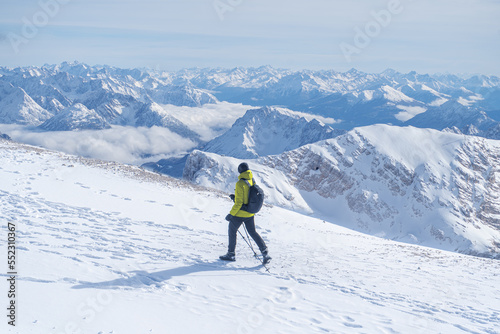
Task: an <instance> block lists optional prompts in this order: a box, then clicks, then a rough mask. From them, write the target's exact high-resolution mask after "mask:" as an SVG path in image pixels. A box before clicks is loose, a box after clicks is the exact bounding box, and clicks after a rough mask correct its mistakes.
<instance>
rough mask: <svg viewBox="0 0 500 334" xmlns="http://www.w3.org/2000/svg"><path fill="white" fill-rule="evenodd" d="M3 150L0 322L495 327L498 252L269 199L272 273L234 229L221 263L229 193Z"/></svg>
mask: <svg viewBox="0 0 500 334" xmlns="http://www.w3.org/2000/svg"><path fill="white" fill-rule="evenodd" d="M214 156H215V154H214ZM0 161H1V162H2V163H1V164H0V185H1V189H0V212H1V213H2V218H3V221H4V223H2V225H1V231H2V235H3V236H2V240H7V235H9V237H10V240H12V235H11V234H9V233H12V228H13V227H15V234H16V239H15V246H16V264H15V265H16V268H15V269H16V270H17V271H18V275H17V276H16V284H15V291H16V297H15V299H7V298H10V297H7V293H5V296H4V299H5V301H7V302H9V301H10V300H14V301H15V305H16V322H15V325H16V326H15V327H13V326H10V325H8V322H7V321H10V318H9V317H5V316H4V317H5V319H4V321H2V322H1V323H0V332H1V333H23V334H24V333H77V332H80V333H178V334H185V333H186V334H188V333H189V334H190V333H205V332H206V333H257V332H258V333H262V334H271V333H297V334H298V333H345V334H358V333H359V334H361V333H429V334H438V333H453V334H454V333H457V334H458V333H464V332H467V333H489V334H493V333H498V328H499V327H500V320H499V318H498V314H500V307H499V305H500V296H499V294H498V273H499V270H500V262H499V261H496V260H492V259H484V258H477V257H471V256H466V255H462V254H456V253H449V252H445V251H440V250H436V249H431V248H425V247H421V246H415V245H408V244H403V243H398V242H395V241H391V240H384V239H380V238H375V237H371V236H367V235H364V234H361V233H358V232H354V231H352V230H348V229H346V228H343V227H340V226H338V225H335V224H330V223H325V222H324V221H322V220H319V219H315V218H312V217H308V216H304V215H300V214H298V213H295V212H291V211H288V210H284V209H281V208H276V207H275V208H273V209H272V210H271V209H270V208H268V207H264V208H263V210H262V211H261V212H260V213H259V215H258V216H257V219H256V222H257V228H258V231H259V233H260V234H261V235H262V236H263V238H264V239H265V240H266V242H267V244H268V246H269V249H270V253H271V255H272V256H273V261H272V262H271V264H270V265H269V271H270V272H269V273H268V272H266V271H265V269H264V268H263V267H262V266H261V265H259V262H258V260H257V259H255V258H254V256H253V253H252V251H251V250H250V248H249V247H248V246H247V245H246V244H245V243H244V242H243V240H241V239H240V240H239V243H238V246H237V254H236V256H237V261H236V262H233V263H221V262H220V261H218V256H219V255H221V254H222V253H224V252H225V251H226V246H227V222H226V221H225V220H224V217H225V216H226V214H227V213H228V212H229V210H230V207H231V205H232V202H231V201H230V199H229V198H228V197H227V194H222V193H220V192H217V191H214V190H210V189H206V188H202V187H199V186H194V185H192V184H188V183H186V182H183V181H179V180H175V179H172V178H169V177H165V176H160V175H158V174H155V173H150V172H146V171H144V170H141V169H140V168H138V167H133V166H129V165H121V164H117V163H112V162H104V161H99V160H90V159H84V158H80V157H76V156H69V155H65V154H61V153H59V152H51V151H47V150H44V149H40V148H35V147H31V146H27V145H21V144H18V143H15V142H5V141H3V140H1V139H0ZM9 223H10V225H9ZM8 228H10V229H11V230H10V231H8ZM6 245H7V244H6V242H2V247H0V257H1V258H4V259H6V258H7V256H8V254H7V247H6ZM9 255H10V254H9ZM0 275H1V276H2V281H3V282H4V283H2V287H3V288H4V291H5V292H7V291H9V286H8V285H7V284H8V280H9V279H10V275H9V276H7V275H6V274H5V270H4V271H3V272H2V273H1V274H0ZM5 312H7V311H5ZM6 314H7V313H6ZM9 315H10V314H9Z"/></svg>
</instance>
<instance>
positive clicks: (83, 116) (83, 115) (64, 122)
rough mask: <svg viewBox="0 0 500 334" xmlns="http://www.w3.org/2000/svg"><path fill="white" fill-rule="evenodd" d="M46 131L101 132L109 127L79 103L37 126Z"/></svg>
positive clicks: (95, 113)
mask: <svg viewBox="0 0 500 334" xmlns="http://www.w3.org/2000/svg"><path fill="white" fill-rule="evenodd" d="M39 127H40V128H41V129H43V130H46V131H72V130H102V129H107V128H109V127H110V125H109V124H108V123H107V122H106V120H105V119H104V118H102V117H101V116H100V115H98V114H97V112H96V111H95V110H94V109H92V110H89V109H88V108H87V107H85V106H84V105H83V104H81V103H76V104H74V105H73V106H71V107H68V108H66V109H64V110H62V111H61V112H60V113H58V114H57V115H55V116H54V117H52V118H51V119H49V120H47V121H45V122H44V123H43V124H41V125H40V126H39Z"/></svg>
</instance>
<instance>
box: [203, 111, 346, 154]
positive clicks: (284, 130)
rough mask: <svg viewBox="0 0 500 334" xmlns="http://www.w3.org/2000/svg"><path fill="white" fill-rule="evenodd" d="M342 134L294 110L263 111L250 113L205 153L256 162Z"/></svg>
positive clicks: (211, 144)
mask: <svg viewBox="0 0 500 334" xmlns="http://www.w3.org/2000/svg"><path fill="white" fill-rule="evenodd" d="M311 118H312V117H311ZM343 132H344V131H342V130H336V129H333V128H331V127H330V126H328V125H325V124H323V123H322V122H320V121H318V120H316V119H314V118H313V119H310V120H306V118H304V117H302V116H301V114H300V113H296V112H293V111H291V110H287V109H284V108H276V107H264V108H260V109H251V110H248V111H247V112H246V113H245V115H244V116H243V117H241V118H239V119H238V120H237V121H236V122H235V123H234V124H233V126H232V127H231V129H229V130H228V131H227V132H225V133H224V134H223V135H221V136H219V137H217V138H215V139H214V140H212V141H210V142H209V143H208V144H207V145H206V146H205V147H204V151H206V152H214V153H217V154H220V155H227V156H232V157H236V158H241V159H245V158H256V157H259V156H265V155H269V154H279V153H281V152H284V151H289V150H292V149H295V148H297V147H300V146H302V145H305V144H308V143H313V142H316V141H319V140H323V139H327V138H333V137H335V136H338V135H339V134H342V133H343Z"/></svg>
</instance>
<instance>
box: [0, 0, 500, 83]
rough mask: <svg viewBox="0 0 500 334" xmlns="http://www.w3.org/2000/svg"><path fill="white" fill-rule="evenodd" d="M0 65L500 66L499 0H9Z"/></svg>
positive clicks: (1, 15)
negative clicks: (81, 63) (75, 61)
mask: <svg viewBox="0 0 500 334" xmlns="http://www.w3.org/2000/svg"><path fill="white" fill-rule="evenodd" d="M1 9H2V10H1V11H0V66H10V67H13V66H25V65H37V66H39V65H43V64H45V63H48V64H54V63H60V62H62V61H74V60H77V61H80V62H84V63H87V64H90V65H95V64H108V65H113V66H119V67H127V68H130V67H150V68H158V69H164V70H176V69H180V68H185V67H194V66H198V67H219V66H220V67H228V68H230V67H235V66H261V65H272V66H274V67H280V68H291V69H334V70H339V71H346V70H348V69H350V68H352V67H354V68H357V69H359V70H362V71H366V72H381V71H383V70H384V69H386V68H394V69H396V70H398V71H401V72H408V71H411V70H416V71H417V72H420V73H436V72H451V73H483V74H494V75H499V76H500V61H499V59H500V1H499V0H384V1H379V0H342V1H340V0H286V1H285V0H156V1H155V0H142V1H131V0H99V1H95V0H37V1H33V0H23V1H19V0H2V5H1Z"/></svg>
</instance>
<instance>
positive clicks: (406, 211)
mask: <svg viewBox="0 0 500 334" xmlns="http://www.w3.org/2000/svg"><path fill="white" fill-rule="evenodd" d="M239 162H241V161H238V160H236V159H232V158H227V157H221V156H218V155H216V154H209V153H203V152H200V151H195V152H193V153H191V155H190V157H189V158H188V160H187V162H186V167H185V170H184V178H185V179H187V180H190V181H192V182H195V183H197V184H201V185H203V186H210V187H214V188H216V189H221V190H224V191H232V187H233V185H232V184H231V181H230V180H231V179H233V178H235V177H236V168H235V166H237V165H238V163H239ZM249 164H250V167H251V169H252V170H255V172H256V173H255V177H256V179H257V180H258V182H260V183H261V185H262V186H263V188H264V190H265V192H266V196H267V201H268V202H269V203H272V204H276V205H279V206H283V207H287V208H290V209H293V210H299V211H301V212H305V213H310V214H312V213H313V214H315V215H316V216H319V217H324V218H325V219H327V220H329V221H335V222H337V223H338V224H342V225H344V226H347V227H349V228H352V229H355V230H358V231H362V232H366V233H369V234H372V235H377V236H382V237H385V238H389V239H396V240H400V241H405V242H410V243H416V244H421V245H426V246H431V247H437V248H440V249H445V250H450V251H458V252H465V253H469V254H477V255H483V256H492V257H499V256H500V248H499V245H500V205H499V203H500V202H499V199H500V183H499V180H500V179H499V177H498V175H500V174H499V173H500V170H499V166H500V142H498V141H495V140H487V139H484V138H479V137H474V136H464V135H457V134H453V133H447V132H440V131H436V130H430V129H418V128H413V127H404V128H402V127H395V126H388V125H373V126H369V127H363V128H356V129H354V130H352V131H349V132H348V133H347V134H345V135H342V136H339V137H336V138H333V139H328V140H325V141H320V142H317V143H314V144H309V145H305V146H302V147H300V148H298V149H296V150H293V151H290V152H285V153H283V154H280V155H274V156H266V157H261V158H259V159H257V160H250V161H249Z"/></svg>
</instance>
